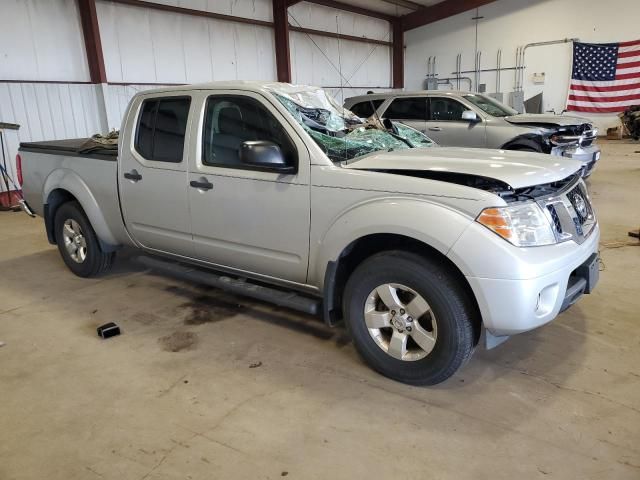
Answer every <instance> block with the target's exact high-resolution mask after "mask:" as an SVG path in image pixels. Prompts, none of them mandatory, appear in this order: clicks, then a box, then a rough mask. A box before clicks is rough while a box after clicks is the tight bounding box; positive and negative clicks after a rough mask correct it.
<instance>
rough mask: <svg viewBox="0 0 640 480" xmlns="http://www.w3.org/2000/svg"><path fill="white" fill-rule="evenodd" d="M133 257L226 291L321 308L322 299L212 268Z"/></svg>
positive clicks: (310, 308) (287, 304) (283, 304)
mask: <svg viewBox="0 0 640 480" xmlns="http://www.w3.org/2000/svg"><path fill="white" fill-rule="evenodd" d="M136 261H137V262H138V263H140V264H142V265H144V266H145V267H147V268H150V269H152V270H157V271H159V272H162V273H166V274H167V275H170V276H172V277H177V278H180V279H182V280H187V281H190V282H195V283H202V284H205V285H209V286H211V287H215V288H219V289H220V290H224V291H226V292H229V293H234V294H237V295H242V296H245V297H251V298H255V299H257V300H262V301H265V302H269V303H273V304H275V305H279V306H281V307H287V308H291V309H293V310H298V311H300V312H304V313H308V314H310V315H318V313H319V312H320V310H321V303H322V302H321V301H320V300H319V299H314V298H310V297H305V296H303V295H300V294H298V293H294V292H290V291H286V290H277V289H275V288H270V287H263V286H262V285H256V284H255V283H250V282H248V281H245V280H239V279H237V278H233V277H230V276H227V275H222V274H219V273H215V272H213V271H209V270H204V269H200V268H197V267H192V266H188V265H185V264H181V263H176V262H173V261H171V260H163V259H160V258H152V257H145V256H140V257H137V259H136Z"/></svg>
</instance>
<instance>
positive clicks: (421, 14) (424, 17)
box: [401, 0, 495, 32]
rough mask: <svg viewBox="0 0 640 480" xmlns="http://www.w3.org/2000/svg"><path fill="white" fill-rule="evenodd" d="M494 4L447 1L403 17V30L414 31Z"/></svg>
mask: <svg viewBox="0 0 640 480" xmlns="http://www.w3.org/2000/svg"><path fill="white" fill-rule="evenodd" d="M492 2H495V0H446V1H444V2H441V3H437V4H435V5H432V6H430V7H425V8H422V9H420V10H418V11H415V12H412V13H408V14H406V15H404V16H402V17H401V18H402V29H403V30H404V31H405V32H406V31H407V30H413V29H414V28H418V27H422V26H424V25H427V24H429V23H433V22H437V21H438V20H443V19H445V18H448V17H452V16H453V15H457V14H459V13H463V12H466V11H468V10H473V9H474V8H478V7H482V6H483V5H487V4H488V3H492Z"/></svg>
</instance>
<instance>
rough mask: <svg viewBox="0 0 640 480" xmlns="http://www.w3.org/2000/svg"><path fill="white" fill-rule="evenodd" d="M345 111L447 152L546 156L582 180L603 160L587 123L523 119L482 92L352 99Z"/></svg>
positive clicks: (551, 117)
mask: <svg viewBox="0 0 640 480" xmlns="http://www.w3.org/2000/svg"><path fill="white" fill-rule="evenodd" d="M345 108H348V109H349V110H351V111H353V112H354V113H355V114H356V115H358V116H360V117H363V118H368V117H375V118H379V119H389V120H394V121H397V122H402V123H404V124H406V125H409V126H411V127H413V128H415V129H417V130H419V131H421V132H423V133H425V134H426V135H428V136H429V137H431V138H432V139H433V140H435V141H436V142H437V143H438V144H440V145H442V146H446V147H473V148H499V149H504V150H521V151H529V152H539V153H546V154H551V155H555V156H560V157H565V158H570V159H574V160H576V161H578V162H580V163H581V168H582V175H583V177H588V176H589V175H591V173H593V170H594V168H595V166H596V163H597V162H598V160H599V159H600V147H599V146H598V144H597V143H596V137H597V134H598V131H597V129H595V128H594V127H593V125H592V124H591V123H590V121H589V120H588V119H586V118H581V117H574V116H565V115H553V114H551V115H546V114H518V112H516V111H515V110H513V109H512V108H511V107H508V106H507V105H504V104H503V103H501V102H499V101H497V100H495V99H493V98H491V97H488V96H486V95H482V94H478V93H466V92H458V91H440V90H437V91H420V92H389V93H378V94H369V95H361V96H359V97H351V98H347V99H346V101H345Z"/></svg>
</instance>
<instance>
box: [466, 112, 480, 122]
mask: <svg viewBox="0 0 640 480" xmlns="http://www.w3.org/2000/svg"><path fill="white" fill-rule="evenodd" d="M462 120H463V121H467V122H472V123H475V122H479V121H480V118H479V117H478V114H477V113H476V112H474V111H473V110H465V111H464V112H462Z"/></svg>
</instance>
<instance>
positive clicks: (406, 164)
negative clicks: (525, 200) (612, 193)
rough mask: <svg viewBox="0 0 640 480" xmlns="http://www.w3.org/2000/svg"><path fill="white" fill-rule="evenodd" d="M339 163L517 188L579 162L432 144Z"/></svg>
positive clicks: (561, 174)
mask: <svg viewBox="0 0 640 480" xmlns="http://www.w3.org/2000/svg"><path fill="white" fill-rule="evenodd" d="M342 166H343V167H344V168H348V169H353V170H374V171H376V170H377V171H385V172H389V173H394V172H396V173H398V174H405V175H410V174H411V172H421V171H422V172H438V173H454V174H464V175H473V176H477V177H480V178H491V179H494V180H498V181H500V182H503V183H506V184H507V185H509V186H510V187H511V188H513V189H518V188H525V187H532V186H534V185H541V184H545V183H552V182H557V181H559V180H562V179H564V178H567V177H568V176H569V175H572V174H573V173H575V172H577V171H578V170H579V169H580V167H581V164H580V162H576V161H575V160H568V159H564V158H559V157H556V156H551V155H546V154H542V153H532V152H518V151H507V150H492V149H485V148H454V147H433V148H414V149H410V150H398V151H392V152H380V153H374V154H371V155H366V156H364V157H362V158H360V159H356V160H350V161H349V162H344V163H342Z"/></svg>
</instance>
